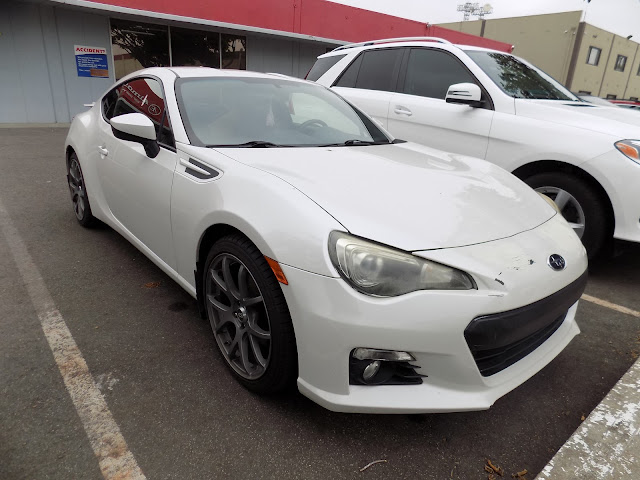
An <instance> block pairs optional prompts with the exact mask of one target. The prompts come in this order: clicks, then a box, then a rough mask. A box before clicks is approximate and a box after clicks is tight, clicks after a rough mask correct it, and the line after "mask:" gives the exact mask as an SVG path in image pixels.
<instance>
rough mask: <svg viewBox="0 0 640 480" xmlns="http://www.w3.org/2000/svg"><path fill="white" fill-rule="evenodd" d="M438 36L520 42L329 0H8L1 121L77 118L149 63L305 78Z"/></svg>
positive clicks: (1, 33)
mask: <svg viewBox="0 0 640 480" xmlns="http://www.w3.org/2000/svg"><path fill="white" fill-rule="evenodd" d="M425 35H436V36H441V37H444V38H447V39H450V40H451V41H454V42H459V43H468V44H474V45H483V46H488V47H491V48H497V49H500V50H508V49H509V48H510V45H507V44H505V43H502V42H498V41H494V40H490V39H486V38H480V37H477V36H474V35H468V34H465V33H461V32H456V31H451V30H447V29H445V28H442V27H434V26H429V25H425V24H424V23H420V22H415V21H412V20H407V19H402V18H397V17H392V16H389V15H383V14H379V13H374V12H369V11H366V10H361V9H357V8H352V7H348V6H344V5H340V4H336V3H332V2H329V1H325V0H261V1H255V0H234V1H233V2H214V1H202V0H180V1H158V0H95V1H94V0H12V1H11V2H0V105H2V108H0V123H56V122H58V123H67V122H70V121H71V119H72V118H73V116H74V115H75V114H76V113H78V112H81V111H83V110H84V109H85V108H86V107H85V106H84V104H88V103H91V102H93V101H95V100H96V99H97V98H98V97H100V96H101V95H102V94H103V93H104V92H105V91H106V90H107V89H108V88H109V87H110V86H111V85H112V84H113V83H114V82H116V81H117V80H118V79H119V78H121V77H123V76H124V75H126V74H128V73H131V72H133V71H135V70H138V69H140V68H143V67H150V66H174V65H175V66H177V65H201V66H208V67H214V68H236V69H248V70H254V71H261V72H276V73H283V74H286V75H292V76H296V77H304V76H305V74H306V73H307V72H308V70H309V69H310V68H311V66H312V65H313V63H314V62H315V60H316V58H317V56H318V55H321V54H323V53H325V52H327V51H328V50H330V49H333V48H335V47H337V46H339V45H342V44H345V43H348V42H358V41H365V40H373V39H379V38H390V37H400V36H425Z"/></svg>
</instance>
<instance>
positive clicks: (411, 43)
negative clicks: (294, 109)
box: [318, 38, 509, 58]
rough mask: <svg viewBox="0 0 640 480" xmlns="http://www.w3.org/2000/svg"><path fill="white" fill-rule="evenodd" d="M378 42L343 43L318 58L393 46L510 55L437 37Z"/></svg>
mask: <svg viewBox="0 0 640 480" xmlns="http://www.w3.org/2000/svg"><path fill="white" fill-rule="evenodd" d="M377 42H379V43H374V42H363V43H354V44H351V45H343V46H342V47H338V48H336V49H334V50H332V51H330V52H327V53H325V54H324V55H320V56H319V57H318V58H325V57H332V56H334V55H346V54H348V53H352V52H357V53H359V52H362V51H364V50H373V49H380V48H393V47H431V48H440V49H442V50H450V49H451V48H452V47H453V48H455V49H459V50H463V51H464V50H474V51H483V52H492V53H504V54H505V55H509V54H508V53H506V52H501V51H499V50H493V49H491V48H484V47H477V46H474V45H463V44H455V43H450V42H441V41H438V40H436V39H433V40H427V39H425V40H416V39H413V38H411V39H407V40H399V39H393V41H386V40H377Z"/></svg>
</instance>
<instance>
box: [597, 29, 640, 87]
mask: <svg viewBox="0 0 640 480" xmlns="http://www.w3.org/2000/svg"><path fill="white" fill-rule="evenodd" d="M637 50H638V44H637V43H635V42H632V41H630V40H627V39H626V38H623V37H619V36H617V35H616V36H615V38H614V40H613V48H612V49H611V57H610V58H609V63H608V64H607V70H606V73H605V75H604V80H603V81H602V89H601V90H600V96H601V97H605V96H606V95H607V94H613V95H616V97H617V98H626V97H625V90H627V83H628V82H629V79H630V78H631V75H634V76H635V74H636V72H637V70H636V71H635V72H634V71H633V65H634V64H635V62H636V52H637ZM618 55H624V56H625V57H627V63H626V66H625V68H624V72H618V71H616V70H615V69H614V67H615V65H616V59H617V57H618ZM636 96H637V95H636Z"/></svg>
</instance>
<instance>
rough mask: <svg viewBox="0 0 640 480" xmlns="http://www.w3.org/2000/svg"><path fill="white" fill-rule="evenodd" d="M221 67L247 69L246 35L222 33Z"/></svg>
mask: <svg viewBox="0 0 640 480" xmlns="http://www.w3.org/2000/svg"><path fill="white" fill-rule="evenodd" d="M222 68H235V69H237V70H246V69H247V37H240V36H237V35H222Z"/></svg>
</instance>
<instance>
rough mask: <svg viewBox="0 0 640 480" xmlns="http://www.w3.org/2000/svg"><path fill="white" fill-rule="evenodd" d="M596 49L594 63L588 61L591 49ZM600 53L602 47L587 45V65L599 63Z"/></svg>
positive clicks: (593, 65)
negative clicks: (596, 53)
mask: <svg viewBox="0 0 640 480" xmlns="http://www.w3.org/2000/svg"><path fill="white" fill-rule="evenodd" d="M592 50H597V51H598V55H597V56H596V63H589V59H590V58H591V51H592ZM601 55H602V49H601V48H600V47H594V46H593V45H589V51H588V52H587V62H586V63H587V65H591V66H592V67H597V66H598V65H600V56H601Z"/></svg>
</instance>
